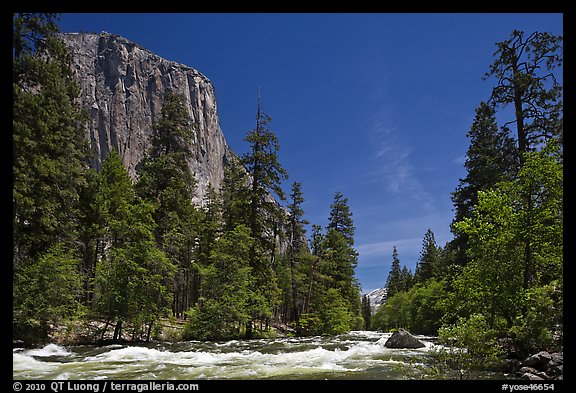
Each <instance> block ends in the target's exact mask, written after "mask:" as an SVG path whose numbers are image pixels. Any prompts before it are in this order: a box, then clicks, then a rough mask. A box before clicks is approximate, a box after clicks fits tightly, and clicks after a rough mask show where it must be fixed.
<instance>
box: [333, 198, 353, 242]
mask: <svg viewBox="0 0 576 393" xmlns="http://www.w3.org/2000/svg"><path fill="white" fill-rule="evenodd" d="M328 220H329V223H328V226H327V227H326V228H327V229H328V230H331V229H333V230H335V231H336V232H338V233H340V234H342V235H343V236H344V238H345V239H346V242H347V243H348V245H349V246H350V247H352V246H353V245H354V230H355V229H356V228H354V223H353V221H352V212H351V211H350V207H349V206H348V198H344V195H343V194H342V193H341V192H340V191H337V192H336V193H335V194H334V201H333V202H332V205H331V206H330V217H329V219H328Z"/></svg>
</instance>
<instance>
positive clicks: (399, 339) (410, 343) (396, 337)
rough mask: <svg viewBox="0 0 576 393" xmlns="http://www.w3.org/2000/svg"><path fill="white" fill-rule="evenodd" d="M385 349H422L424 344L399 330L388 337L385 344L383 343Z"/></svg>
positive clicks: (404, 331)
mask: <svg viewBox="0 0 576 393" xmlns="http://www.w3.org/2000/svg"><path fill="white" fill-rule="evenodd" d="M384 346H385V347H386V348H408V349H415V348H422V347H425V345H424V343H423V342H422V341H420V340H418V339H417V338H416V337H414V336H413V335H411V334H410V333H408V332H407V331H406V330H403V329H400V330H399V331H397V332H395V333H394V334H392V336H390V338H389V339H388V340H386V343H384Z"/></svg>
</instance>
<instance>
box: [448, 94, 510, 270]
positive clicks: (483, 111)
mask: <svg viewBox="0 0 576 393" xmlns="http://www.w3.org/2000/svg"><path fill="white" fill-rule="evenodd" d="M466 136H467V137H468V138H469V139H470V146H469V148H468V152H467V153H466V162H465V164H464V166H465V167H466V170H467V175H466V177H464V179H460V183H459V184H458V186H457V188H456V190H455V191H454V192H453V193H452V202H453V203H454V208H455V216H454V220H453V223H455V222H458V221H461V220H462V219H463V218H465V217H471V215H472V211H473V209H474V206H475V205H476V204H477V203H478V191H480V190H486V189H488V188H491V187H494V186H495V185H496V184H497V183H498V182H501V181H506V180H510V179H512V178H513V177H514V176H515V175H516V173H517V172H518V167H519V159H518V151H517V148H516V146H515V145H514V140H513V139H512V138H510V137H509V130H508V129H507V128H502V129H498V125H497V123H496V116H495V111H494V109H493V108H492V107H491V106H490V105H488V104H486V103H484V102H481V103H480V105H479V106H478V108H476V117H475V118H474V122H473V124H472V127H471V128H470V130H469V131H468V133H467V134H466ZM452 232H453V233H454V240H452V242H451V243H450V244H449V247H450V248H451V249H453V250H455V252H456V260H455V262H456V263H457V264H459V265H465V264H466V261H467V258H466V254H465V253H466V249H467V236H466V235H465V234H463V233H459V232H457V231H455V230H454V228H452Z"/></svg>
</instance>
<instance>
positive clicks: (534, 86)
mask: <svg viewBox="0 0 576 393" xmlns="http://www.w3.org/2000/svg"><path fill="white" fill-rule="evenodd" d="M561 43H562V37H561V36H554V35H552V34H550V33H542V32H534V33H532V34H530V35H529V36H528V37H525V33H524V32H523V31H520V30H514V31H513V32H512V34H511V36H510V38H509V39H508V40H505V41H502V42H498V43H497V44H496V45H497V47H498V49H497V50H496V52H494V57H495V58H496V60H495V61H494V62H493V63H492V64H491V65H490V70H489V71H488V72H487V73H486V74H485V77H484V79H487V78H489V77H495V78H496V79H497V85H496V86H495V87H494V88H493V89H492V96H491V97H490V103H491V104H493V105H495V106H496V107H498V106H507V105H509V104H512V105H513V106H514V113H515V119H514V120H512V121H510V122H508V123H506V125H505V126H508V124H515V126H516V137H517V142H518V150H519V152H520V161H521V162H523V160H524V157H523V154H524V153H525V152H528V151H530V150H533V149H535V148H537V147H538V146H539V145H540V146H543V145H544V144H545V142H546V141H547V140H549V139H552V138H554V139H558V138H561V137H562V127H563V126H562V123H563V120H562V107H563V105H562V88H561V86H560V84H559V83H558V82H557V80H556V77H555V75H554V72H553V71H554V69H555V68H556V67H559V66H561V65H562V44H561Z"/></svg>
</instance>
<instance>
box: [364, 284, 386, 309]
mask: <svg viewBox="0 0 576 393" xmlns="http://www.w3.org/2000/svg"><path fill="white" fill-rule="evenodd" d="M366 295H367V296H368V299H370V308H371V309H372V313H374V312H376V310H377V309H378V307H380V305H382V304H384V302H386V299H387V298H388V288H377V289H375V290H373V291H372V292H370V293H368V294H366Z"/></svg>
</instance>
